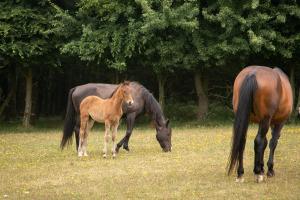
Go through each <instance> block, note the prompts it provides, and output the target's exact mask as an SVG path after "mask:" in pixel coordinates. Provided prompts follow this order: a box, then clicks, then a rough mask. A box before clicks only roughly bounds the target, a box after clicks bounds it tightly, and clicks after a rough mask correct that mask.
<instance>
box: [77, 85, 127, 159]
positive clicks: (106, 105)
mask: <svg viewBox="0 0 300 200" xmlns="http://www.w3.org/2000/svg"><path fill="white" fill-rule="evenodd" d="M124 101H125V102H126V103H128V104H129V105H131V104H133V99H132V97H131V94H130V88H129V82H124V83H122V84H120V85H119V87H118V88H117V89H116V91H115V92H114V94H113V95H112V97H111V98H109V99H102V98H100V97H97V96H88V97H86V98H84V99H83V100H82V102H81V103H80V107H79V108H80V109H79V111H80V134H79V147H78V156H79V157H81V156H87V153H86V148H87V136H88V129H90V128H92V126H93V124H94V121H96V122H100V123H105V134H104V148H103V157H104V158H106V156H107V155H106V154H107V143H108V140H109V131H110V130H112V142H113V145H112V154H113V157H116V146H115V138H116V134H117V130H118V126H119V121H120V119H121V116H122V114H123V111H122V105H123V102H124Z"/></svg>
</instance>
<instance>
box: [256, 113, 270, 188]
mask: <svg viewBox="0 0 300 200" xmlns="http://www.w3.org/2000/svg"><path fill="white" fill-rule="evenodd" d="M269 127H270V120H269V119H264V120H262V121H261V122H260V123H259V130H258V133H257V135H256V137H255V140H254V151H255V159H254V170H253V171H254V173H255V175H256V180H257V182H258V183H259V182H261V181H263V179H264V178H263V174H264V169H263V167H264V162H263V160H264V157H263V156H264V151H265V148H266V146H267V143H268V141H267V138H266V134H267V132H268V130H269Z"/></svg>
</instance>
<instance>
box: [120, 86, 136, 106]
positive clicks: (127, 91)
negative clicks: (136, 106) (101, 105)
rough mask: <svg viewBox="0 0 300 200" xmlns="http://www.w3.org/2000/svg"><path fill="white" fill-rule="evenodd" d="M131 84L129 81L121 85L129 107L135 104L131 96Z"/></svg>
mask: <svg viewBox="0 0 300 200" xmlns="http://www.w3.org/2000/svg"><path fill="white" fill-rule="evenodd" d="M129 84H130V82H129V81H124V82H123V83H122V84H121V90H122V94H123V98H124V101H125V102H126V103H127V104H128V105H132V104H133V98H132V96H131V88H130V87H129Z"/></svg>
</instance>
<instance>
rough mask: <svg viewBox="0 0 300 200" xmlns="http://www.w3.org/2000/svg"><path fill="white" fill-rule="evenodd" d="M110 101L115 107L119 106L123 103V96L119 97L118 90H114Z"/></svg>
mask: <svg viewBox="0 0 300 200" xmlns="http://www.w3.org/2000/svg"><path fill="white" fill-rule="evenodd" d="M111 102H112V104H113V105H114V107H116V108H121V106H122V103H123V98H122V97H120V91H116V93H115V94H114V95H113V96H112V98H111Z"/></svg>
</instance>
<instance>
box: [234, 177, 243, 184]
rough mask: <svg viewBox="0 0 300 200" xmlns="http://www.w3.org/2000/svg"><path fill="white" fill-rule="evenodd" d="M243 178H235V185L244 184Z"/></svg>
mask: <svg viewBox="0 0 300 200" xmlns="http://www.w3.org/2000/svg"><path fill="white" fill-rule="evenodd" d="M244 181H245V180H244V177H237V178H236V179H235V182H236V183H244Z"/></svg>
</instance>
